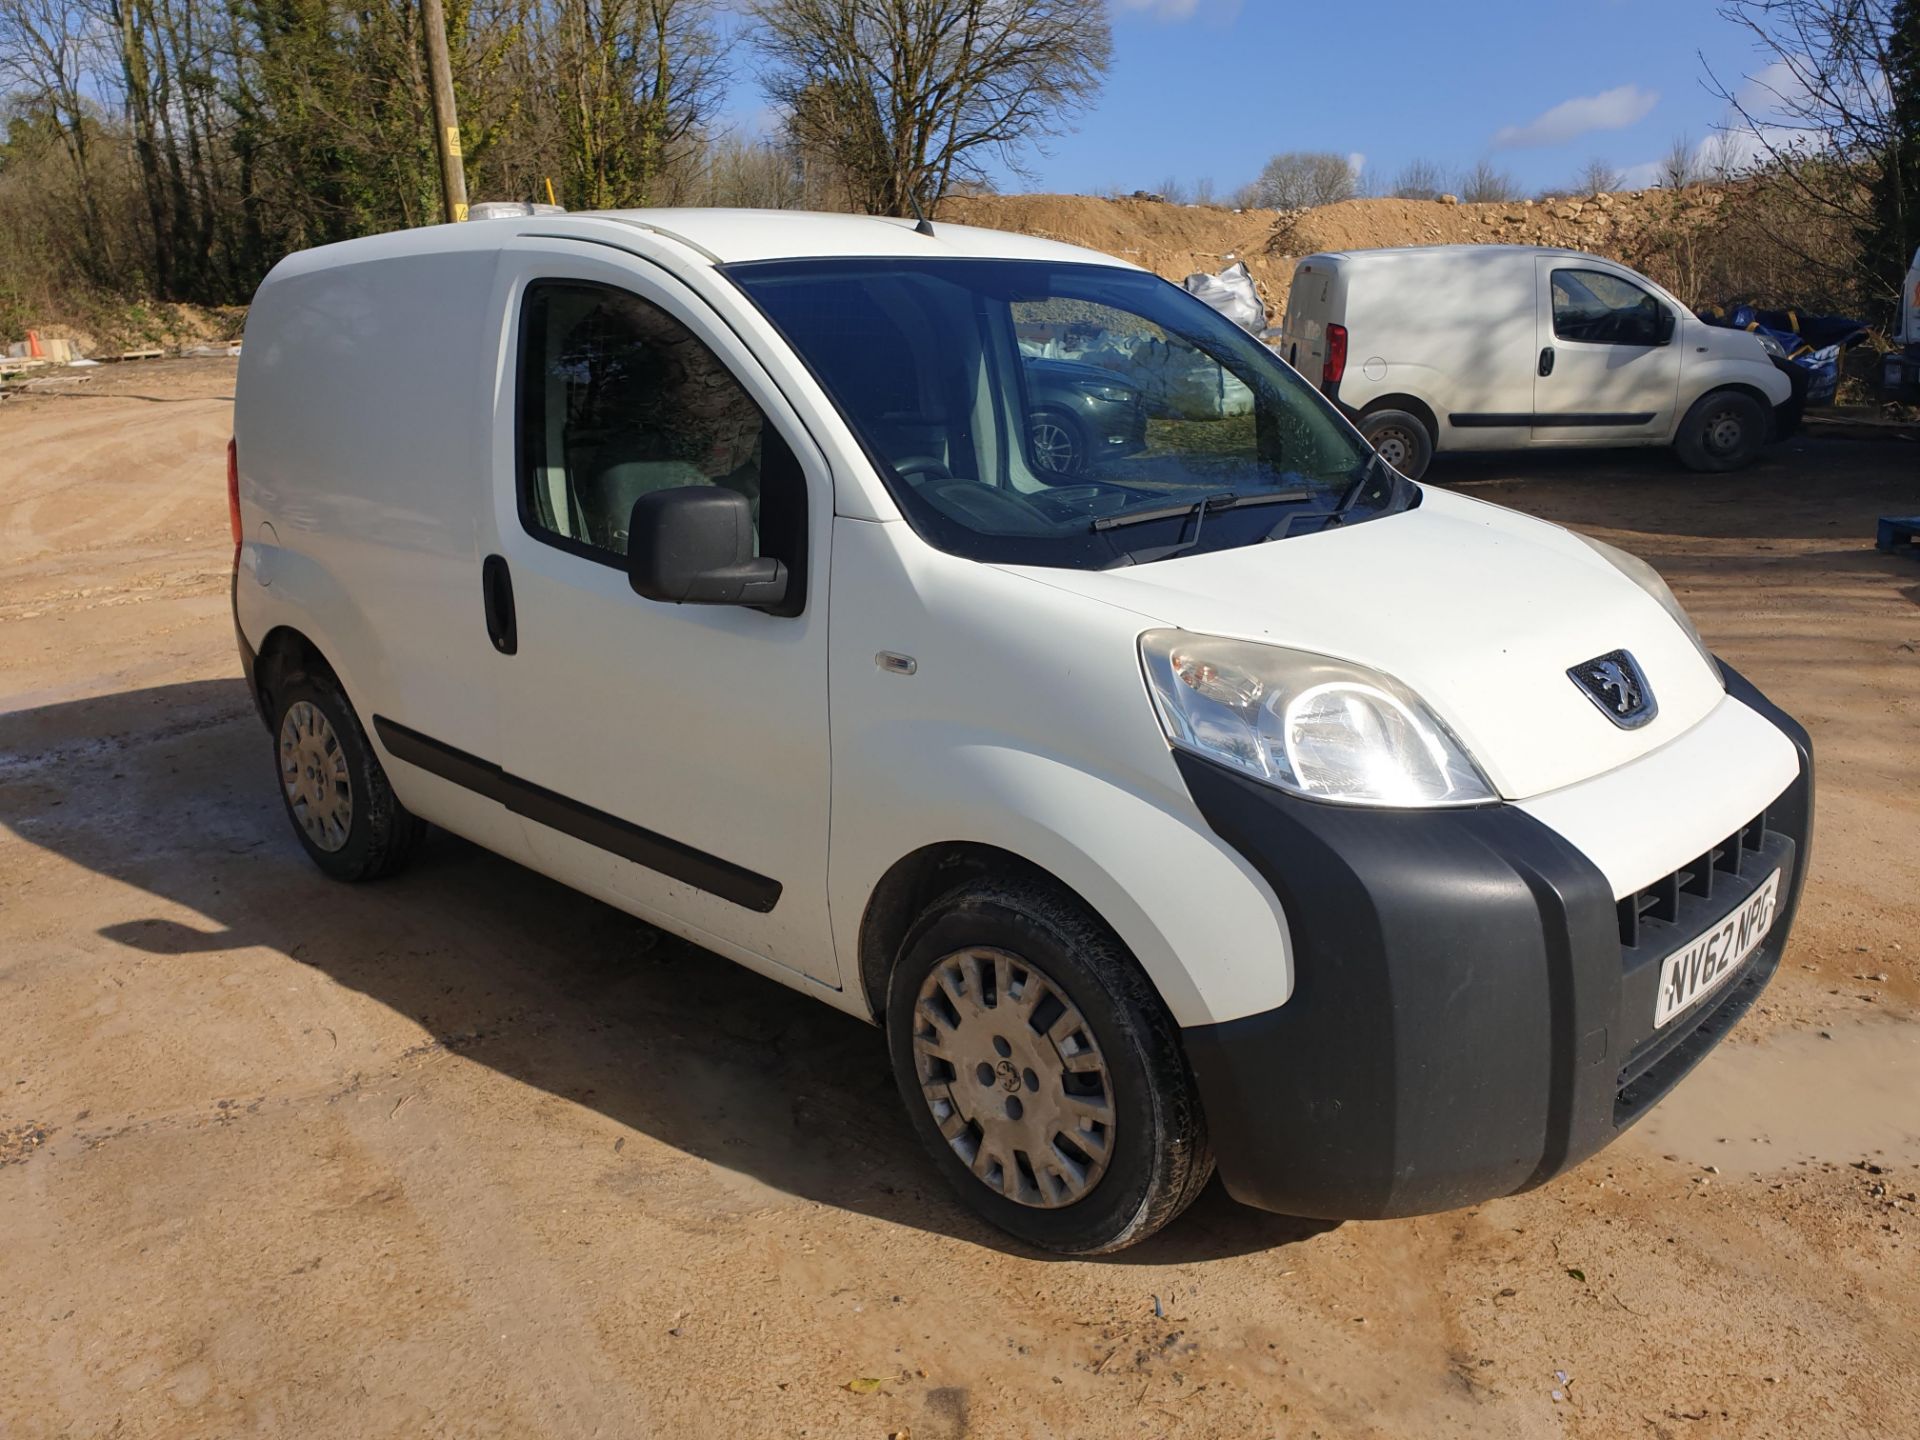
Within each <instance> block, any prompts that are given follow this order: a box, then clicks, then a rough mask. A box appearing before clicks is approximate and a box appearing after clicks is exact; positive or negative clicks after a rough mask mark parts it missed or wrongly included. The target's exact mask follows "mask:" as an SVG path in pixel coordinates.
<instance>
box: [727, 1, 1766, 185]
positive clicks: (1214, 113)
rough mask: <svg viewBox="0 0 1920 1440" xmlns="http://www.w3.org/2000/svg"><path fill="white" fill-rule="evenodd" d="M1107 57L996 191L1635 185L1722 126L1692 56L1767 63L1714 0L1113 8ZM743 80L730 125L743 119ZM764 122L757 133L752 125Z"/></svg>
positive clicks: (1722, 63) (1734, 71)
mask: <svg viewBox="0 0 1920 1440" xmlns="http://www.w3.org/2000/svg"><path fill="white" fill-rule="evenodd" d="M1112 9H1113V13H1114V23H1113V30H1114V63H1113V68H1112V70H1111V71H1110V72H1109V74H1108V77H1107V84H1106V88H1105V90H1104V92H1103V94H1102V96H1101V98H1100V101H1099V103H1098V105H1097V106H1096V108H1095V109H1094V110H1093V111H1092V112H1091V113H1089V114H1087V115H1084V116H1082V117H1081V119H1080V120H1079V122H1078V127H1077V130H1076V132H1075V133H1073V134H1068V135H1061V136H1057V137H1054V138H1053V139H1051V140H1050V141H1048V142H1047V146H1046V153H1045V154H1043V155H1032V154H1029V156H1028V157H1027V164H1028V168H1029V169H1030V171H1031V177H1030V178H1029V179H1021V178H1020V177H1017V176H1012V175H1005V174H1003V175H1001V176H999V177H997V178H998V179H999V182H1000V184H1001V187H1002V188H1003V189H1008V190H1028V189H1032V190H1046V191H1063V192H1070V193H1095V192H1099V191H1104V190H1108V189H1115V188H1117V189H1123V190H1133V189H1148V190H1151V189H1157V188H1158V187H1159V185H1160V184H1161V182H1162V181H1163V180H1165V179H1167V178H1169V177H1177V178H1179V179H1180V180H1181V181H1183V182H1185V183H1186V184H1188V185H1191V184H1193V183H1194V182H1195V181H1198V180H1200V179H1203V178H1210V179H1211V180H1212V181H1213V182H1214V185H1215V187H1216V189H1217V191H1218V192H1219V193H1220V194H1221V196H1222V197H1225V196H1228V195H1230V194H1231V193H1232V192H1233V191H1234V190H1235V189H1237V188H1238V187H1239V186H1240V185H1242V184H1244V183H1246V182H1247V181H1248V180H1250V179H1252V178H1253V176H1254V175H1255V174H1256V173H1258V171H1259V169H1260V166H1261V164H1262V163H1263V162H1264V161H1265V159H1266V157H1267V156H1269V155H1272V154H1274V153H1275V152H1277V151H1282V150H1333V151H1338V152H1339V153H1341V154H1347V155H1354V156H1364V157H1365V159H1364V173H1365V175H1366V176H1367V177H1369V178H1371V179H1372V180H1374V181H1375V182H1378V183H1390V182H1391V181H1392V178H1393V176H1394V173H1395V172H1396V171H1397V170H1398V169H1399V168H1400V167H1401V166H1402V165H1403V164H1405V163H1406V162H1407V161H1409V160H1412V159H1415V158H1417V157H1424V158H1428V159H1431V160H1434V161H1437V162H1438V163H1439V164H1441V165H1442V166H1443V167H1445V168H1446V169H1447V170H1449V171H1457V170H1459V169H1461V168H1464V167H1466V166H1469V165H1472V164H1473V163H1475V162H1476V161H1478V160H1481V159H1488V160H1491V161H1492V162H1493V163H1494V164H1496V165H1497V166H1499V167H1500V168H1502V169H1504V170H1507V171H1509V172H1511V173H1512V175H1513V176H1514V178H1515V179H1516V180H1518V181H1519V182H1520V184H1521V185H1522V186H1524V187H1525V188H1527V189H1528V190H1535V189H1538V188H1540V187H1542V186H1546V185H1553V184H1564V183H1568V182H1570V181H1571V180H1572V179H1573V178H1574V176H1575V174H1576V173H1577V172H1578V171H1579V170H1581V169H1582V168H1583V167H1584V166H1585V164H1586V162H1587V161H1588V160H1589V159H1590V158H1592V157H1595V156H1598V157H1601V158H1604V159H1606V160H1607V161H1608V162H1609V163H1611V164H1612V165H1613V166H1614V167H1615V168H1616V169H1618V170H1621V171H1623V172H1626V173H1627V175H1628V179H1629V182H1630V183H1638V184H1649V183H1651V182H1652V178H1653V168H1654V165H1655V163H1656V162H1657V161H1658V160H1659V159H1660V157H1661V156H1663V155H1664V154H1665V153H1666V152H1667V150H1668V148H1669V147H1670V146H1671V144H1672V143H1673V140H1674V138H1675V137H1676V136H1679V135H1681V134H1686V135H1688V136H1690V137H1691V139H1692V140H1693V142H1694V144H1695V145H1696V146H1698V145H1699V144H1700V143H1701V142H1702V141H1704V140H1705V139H1707V137H1709V136H1710V135H1711V134H1712V132H1713V127H1714V126H1715V125H1716V124H1717V123H1718V122H1719V121H1720V120H1721V119H1722V110H1723V108H1724V107H1723V106H1722V104H1721V103H1720V102H1719V101H1718V100H1716V99H1715V98H1714V97H1713V96H1712V95H1711V94H1710V93H1709V92H1708V90H1707V89H1706V88H1705V86H1704V84H1703V81H1704V79H1705V71H1704V69H1703V67H1702V64H1701V56H1703V55H1704V57H1705V59H1706V60H1707V62H1708V63H1710V64H1712V65H1713V67H1714V69H1715V71H1716V73H1718V74H1719V75H1720V77H1721V78H1722V79H1723V80H1724V81H1726V82H1727V83H1729V84H1737V83H1738V81H1739V78H1740V77H1741V76H1742V75H1743V74H1747V73H1750V72H1753V71H1755V70H1756V69H1757V67H1758V66H1759V65H1760V64H1761V63H1762V61H1761V60H1760V58H1759V57H1757V56H1756V55H1755V54H1754V52H1753V51H1752V49H1751V46H1750V44H1749V42H1748V40H1747V37H1746V36H1745V34H1744V32H1742V31H1740V30H1738V29H1736V28H1735V27H1734V26H1732V25H1730V24H1728V23H1727V22H1726V21H1725V20H1723V19H1721V18H1720V17H1719V16H1718V15H1716V14H1715V13H1714V3H1713V0H1664V3H1663V0H1598V3H1592V4H1583V5H1579V6H1574V5H1568V4H1563V3H1553V0H1532V3H1518V0H1475V3H1472V4H1467V5H1460V4H1448V3H1435V0H1362V3H1356V0H1347V3H1341V4H1332V5H1327V4H1319V5H1306V4H1299V3H1294V0H1112ZM752 88H753V87H752V86H751V84H750V83H743V84H742V85H741V86H740V87H739V88H738V90H737V91H736V94H735V96H734V97H733V105H732V106H731V107H730V108H731V109H733V111H734V112H735V114H736V115H738V116H739V117H741V118H742V119H743V120H747V122H748V124H749V125H750V126H751V125H752V124H753V123H754V121H753V120H749V119H748V117H751V116H753V115H754V111H755V97H754V96H753V94H752V93H751V92H752ZM760 123H764V121H761V122H760Z"/></svg>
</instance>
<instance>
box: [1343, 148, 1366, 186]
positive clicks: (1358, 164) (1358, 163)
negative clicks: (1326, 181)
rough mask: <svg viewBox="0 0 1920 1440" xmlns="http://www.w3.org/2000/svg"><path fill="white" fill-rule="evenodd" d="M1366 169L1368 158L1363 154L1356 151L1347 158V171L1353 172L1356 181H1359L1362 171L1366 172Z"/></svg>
mask: <svg viewBox="0 0 1920 1440" xmlns="http://www.w3.org/2000/svg"><path fill="white" fill-rule="evenodd" d="M1366 168H1367V157H1366V155H1365V154H1364V153H1363V152H1361V151H1359V150H1356V151H1354V152H1353V153H1352V154H1351V155H1349V156H1347V169H1349V170H1351V171H1352V172H1353V178H1354V179H1355V180H1358V179H1359V178H1360V172H1361V171H1362V170H1365V169H1366Z"/></svg>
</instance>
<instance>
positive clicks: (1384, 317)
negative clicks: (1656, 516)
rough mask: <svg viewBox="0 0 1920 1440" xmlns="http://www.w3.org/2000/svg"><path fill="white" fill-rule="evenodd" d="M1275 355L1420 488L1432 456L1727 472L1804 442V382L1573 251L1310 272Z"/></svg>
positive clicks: (1332, 266)
mask: <svg viewBox="0 0 1920 1440" xmlns="http://www.w3.org/2000/svg"><path fill="white" fill-rule="evenodd" d="M1279 348H1280V353H1281V354H1282V355H1284V356H1285V357H1286V358H1287V360H1288V362H1289V363H1290V364H1292V365H1293V366H1294V367H1295V368H1296V369H1298V370H1299V371H1300V373H1301V374H1303V375H1304V376H1306V377H1307V379H1308V380H1309V381H1310V382H1312V383H1313V384H1315V385H1317V386H1319V388H1320V389H1321V391H1322V392H1323V393H1325V394H1326V395H1327V397H1328V398H1329V399H1331V400H1333V401H1334V403H1335V404H1337V405H1339V407H1340V408H1341V410H1342V411H1343V412H1345V413H1346V415H1347V416H1348V417H1349V418H1350V419H1352V420H1353V421H1354V423H1355V424H1356V425H1358V426H1359V427H1360V430H1361V433H1362V434H1364V435H1365V436H1366V437H1367V438H1368V440H1369V441H1371V442H1372V443H1373V445H1374V448H1375V449H1377V450H1379V451H1380V452H1381V454H1383V455H1384V456H1386V458H1387V460H1388V462H1389V463H1391V464H1392V465H1394V466H1395V467H1397V468H1398V469H1400V470H1401V471H1402V472H1403V473H1404V474H1406V475H1407V476H1408V477H1409V478H1412V479H1416V480H1417V479H1419V478H1420V476H1421V475H1423V474H1424V473H1425V472H1426V468H1427V464H1428V462H1429V461H1430V460H1431V459H1432V458H1433V456H1434V454H1435V452H1437V451H1450V450H1513V449H1519V448H1521V447H1523V446H1528V445H1671V446H1672V447H1673V448H1674V450H1675V452H1676V453H1677V454H1678V455H1679V456H1680V459H1681V460H1682V461H1683V462H1684V463H1685V464H1687V465H1688V466H1690V467H1691V468H1693V469H1695V470H1708V471H1716V470H1734V469H1738V468H1739V467H1741V466H1743V465H1745V464H1747V463H1748V462H1749V461H1751V460H1752V459H1753V457H1754V456H1755V455H1756V454H1757V453H1758V452H1759V450H1760V447H1761V446H1762V445H1763V444H1765V443H1766V442H1768V441H1769V440H1778V439H1781V438H1783V437H1784V436H1786V435H1788V434H1790V433H1791V432H1792V431H1793V429H1794V428H1795V427H1796V426H1797V425H1798V424H1799V420H1800V409H1801V405H1802V403H1803V402H1804V399H1805V394H1806V387H1805V384H1804V381H1803V382H1801V383H1800V384H1799V385H1797V386H1796V384H1795V376H1796V373H1797V372H1796V371H1795V369H1794V367H1792V366H1790V365H1788V364H1787V363H1786V361H1785V360H1779V361H1778V362H1776V360H1775V359H1774V358H1773V357H1772V356H1770V355H1769V354H1768V353H1767V351H1766V350H1765V348H1763V346H1762V345H1761V342H1760V340H1759V339H1758V338H1757V337H1756V336H1753V335H1750V334H1748V333H1746V332H1745V331H1741V330H1730V329H1726V328H1724V327H1716V326H1712V325H1708V324H1707V323H1705V322H1704V321H1702V320H1701V319H1700V318H1699V317H1698V316H1696V315H1695V314H1693V312H1692V311H1690V310H1688V309H1687V307H1686V306H1685V305H1683V304H1681V303H1680V301H1678V300H1676V299H1675V298H1674V297H1673V296H1672V295H1670V294H1668V293H1667V292H1666V291H1665V290H1662V289H1661V288H1660V287H1659V286H1658V285H1656V284H1654V283H1653V281H1651V280H1649V279H1647V277H1646V276H1644V275H1641V274H1638V273H1637V272H1635V271H1633V270H1629V269H1627V268H1626V267H1625V266H1624V265H1617V264H1615V263H1614V262H1613V261H1611V260H1603V259H1601V258H1600V257H1599V256H1597V255H1585V254H1581V253H1580V252H1579V251H1576V250H1552V249H1541V248H1537V247H1533V246H1522V245H1428V246H1412V247H1408V248H1405V249H1398V250H1349V251H1343V252H1341V253H1338V254H1326V255H1309V256H1307V257H1306V258H1305V259H1304V260H1302V261H1301V262H1300V263H1299V264H1298V265H1297V266H1295V267H1294V272H1293V289H1292V290H1291V291H1290V292H1289V294H1288V297H1287V312H1286V315H1285V317H1284V319H1283V320H1282V322H1281V335H1280V345H1279Z"/></svg>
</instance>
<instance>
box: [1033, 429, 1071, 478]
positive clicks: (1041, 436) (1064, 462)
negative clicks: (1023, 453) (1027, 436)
mask: <svg viewBox="0 0 1920 1440" xmlns="http://www.w3.org/2000/svg"><path fill="white" fill-rule="evenodd" d="M1078 462H1079V452H1078V451H1077V450H1075V449H1074V444H1073V436H1072V435H1070V434H1068V433H1067V431H1066V430H1065V429H1063V428H1062V427H1060V426H1058V425H1055V424H1054V423H1053V422H1052V421H1051V420H1036V421H1035V422H1034V425H1033V463H1034V464H1036V465H1038V466H1039V467H1040V468H1041V469H1042V470H1050V471H1052V472H1053V473H1054V474H1056V475H1071V474H1072V473H1073V468H1074V466H1075V465H1076V464H1077V463H1078Z"/></svg>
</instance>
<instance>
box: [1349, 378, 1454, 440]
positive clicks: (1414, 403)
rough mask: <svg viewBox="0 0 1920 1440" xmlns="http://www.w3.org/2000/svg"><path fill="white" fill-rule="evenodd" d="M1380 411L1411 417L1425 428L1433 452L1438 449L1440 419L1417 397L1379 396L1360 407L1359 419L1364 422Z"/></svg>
mask: <svg viewBox="0 0 1920 1440" xmlns="http://www.w3.org/2000/svg"><path fill="white" fill-rule="evenodd" d="M1382 410H1404V411H1406V412H1407V414H1409V415H1411V416H1413V418H1414V419H1416V420H1418V421H1419V422H1420V423H1421V424H1422V425H1424V426H1426V427H1427V439H1428V440H1430V441H1431V442H1432V443H1433V448H1434V449H1435V450H1438V449H1439V448H1440V418H1439V416H1438V415H1436V414H1435V413H1434V409H1433V407H1432V406H1431V405H1429V404H1427V402H1426V401H1424V400H1422V399H1421V398H1420V397H1419V396H1418V395H1409V394H1407V393H1405V392H1404V391H1396V392H1395V393H1394V394H1391V395H1381V396H1379V397H1377V398H1375V399H1372V400H1369V401H1368V402H1367V403H1366V404H1365V405H1364V406H1362V407H1361V410H1360V419H1362V420H1364V419H1366V418H1367V417H1368V416H1369V415H1377V414H1379V413H1380V412H1381V411H1382Z"/></svg>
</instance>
